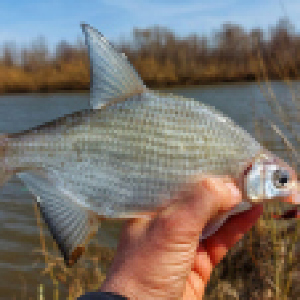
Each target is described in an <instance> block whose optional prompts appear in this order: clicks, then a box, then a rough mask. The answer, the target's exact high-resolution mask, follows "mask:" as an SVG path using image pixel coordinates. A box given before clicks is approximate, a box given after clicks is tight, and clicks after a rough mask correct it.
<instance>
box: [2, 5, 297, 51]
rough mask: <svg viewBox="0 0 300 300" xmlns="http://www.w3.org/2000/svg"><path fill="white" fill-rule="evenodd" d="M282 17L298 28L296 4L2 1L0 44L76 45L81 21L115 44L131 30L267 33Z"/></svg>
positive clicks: (183, 32)
mask: <svg viewBox="0 0 300 300" xmlns="http://www.w3.org/2000/svg"><path fill="white" fill-rule="evenodd" d="M284 16H288V17H289V19H290V20H291V22H292V23H293V24H294V25H295V27H296V30H299V29H300V17H299V16H300V0H213V1H212V0H205V1H204V0H180V1H179V0H152V1H151V0H13V1H12V0H1V1H0V45H1V44H3V42H5V41H15V42H16V43H17V45H21V46H22V45H30V42H31V41H32V40H33V39H35V38H36V37H38V36H41V35H43V36H45V37H46V40H47V41H48V43H49V45H50V46H51V45H55V44H56V43H57V42H58V41H60V40H62V39H64V40H67V41H70V42H74V41H75V40H76V39H77V38H78V37H81V36H82V34H81V29H80V26H79V25H80V23H81V22H86V23H89V24H91V25H92V26H94V27H96V28H97V29H98V30H99V31H100V32H101V33H102V34H104V35H105V36H106V37H107V38H108V39H109V40H112V41H118V40H119V39H120V38H122V37H123V38H124V37H125V38H126V37H129V36H130V33H131V32H132V29H133V28H134V27H138V28H147V27H151V26H153V25H161V26H165V27H168V28H169V29H171V30H173V31H174V32H175V33H176V34H178V35H182V36H184V35H188V34H190V33H197V34H200V35H201V34H207V35H209V34H211V33H213V32H215V31H218V30H220V28H221V25H222V24H224V23H228V22H230V23H234V24H239V25H242V26H243V27H244V28H245V29H251V28H254V27H261V28H263V29H268V27H269V26H270V25H274V24H276V22H277V21H278V19H279V18H280V17H284Z"/></svg>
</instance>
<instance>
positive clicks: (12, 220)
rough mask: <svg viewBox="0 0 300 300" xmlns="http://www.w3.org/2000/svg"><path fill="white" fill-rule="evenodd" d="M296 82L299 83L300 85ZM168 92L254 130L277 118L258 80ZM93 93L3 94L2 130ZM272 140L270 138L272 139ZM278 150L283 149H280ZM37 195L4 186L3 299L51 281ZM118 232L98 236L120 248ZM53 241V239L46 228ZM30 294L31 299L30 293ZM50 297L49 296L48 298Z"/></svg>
mask: <svg viewBox="0 0 300 300" xmlns="http://www.w3.org/2000/svg"><path fill="white" fill-rule="evenodd" d="M294 85H295V86H296V87H297V86H298V83H297V82H295V83H294ZM273 88H274V91H275V94H276V95H277V97H278V99H279V101H281V102H284V103H287V102H288V101H291V95H290V93H289V89H288V88H287V87H286V86H285V85H284V84H282V83H280V82H277V83H274V84H273ZM163 91H164V92H168V93H174V94H180V95H183V96H185V97H190V98H195V99H196V100H199V101H202V102H204V103H207V104H209V105H213V106H215V107H216V108H218V109H220V110H221V111H223V112H224V113H225V114H227V115H229V116H230V117H231V118H232V119H233V120H235V121H236V122H237V123H238V124H239V125H241V126H242V127H244V128H246V129H247V130H248V131H250V132H251V133H253V132H254V122H253V112H254V110H255V111H256V113H257V114H260V115H261V116H264V115H267V113H269V116H271V117H272V114H270V111H269V110H268V108H267V106H266V105H265V99H264V95H263V94H262V93H261V91H260V89H259V87H258V86H257V85H256V84H252V83H251V84H228V85H214V86H199V87H184V88H173V89H165V90H163ZM88 101H89V94H88V93H72V94H68V93H57V94H19V95H4V96H1V97H0V132H2V133H12V132H17V131H21V130H24V129H28V128H30V127H32V126H36V125H40V124H42V123H44V122H46V121H50V120H52V119H55V118H57V117H61V116H63V115H64V114H68V113H71V112H74V111H78V110H81V109H85V108H88V107H89V102H88ZM290 114H291V116H294V118H295V119H291V120H290V122H291V123H292V124H293V126H294V127H295V128H298V123H297V122H296V121H297V120H296V118H297V110H295V108H291V112H290ZM266 138H267V139H268V138H269V139H270V136H267V137H266ZM274 150H275V151H278V149H276V148H275V149H274ZM33 200H34V197H33V196H32V195H31V194H30V193H29V192H28V191H27V189H25V188H24V186H23V184H22V183H21V182H20V181H19V180H18V179H17V178H13V179H12V180H11V181H10V182H8V183H7V184H6V185H5V186H4V187H3V188H2V189H0V217H1V225H0V245H1V247H0V279H1V280H0V299H10V298H12V297H13V296H16V298H17V299H21V296H22V295H25V294H26V295H31V296H33V297H34V298H35V299H36V298H37V296H36V295H37V288H38V284H40V283H43V284H45V281H44V279H41V277H40V275H39V272H40V271H41V270H42V268H43V262H42V261H37V257H38V256H37V254H36V253H35V252H34V250H35V249H38V248H39V247H40V242H39V230H38V228H37V226H36V218H35V214H34V209H33ZM117 234H118V230H117V229H116V228H111V227H110V226H109V225H108V226H104V228H103V227H102V229H101V230H100V232H99V234H98V237H97V238H98V240H99V242H100V243H104V244H105V245H110V246H115V245H116V237H117ZM45 235H46V242H47V245H51V244H52V239H51V237H50V235H49V233H48V231H45ZM26 298H28V297H26ZM48 299H49V298H48Z"/></svg>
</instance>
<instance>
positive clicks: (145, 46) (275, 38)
mask: <svg viewBox="0 0 300 300" xmlns="http://www.w3.org/2000/svg"><path fill="white" fill-rule="evenodd" d="M114 45H115V47H116V48H117V49H118V50H119V51H120V52H123V53H125V54H126V56H127V57H128V59H129V61H130V62H131V63H132V64H133V66H134V67H135V68H136V69H137V71H138V73H139V74H140V75H141V77H142V79H143V80H144V82H145V83H146V85H148V86H150V87H166V86H174V85H191V84H207V83H218V82H240V81H252V80H256V79H258V78H264V77H265V76H267V77H268V78H270V79H282V78H286V77H288V78H292V79H297V78H300V77H299V68H300V34H299V33H297V32H296V31H295V28H294V26H293V24H291V22H290V21H289V20H288V19H286V18H284V19H280V20H279V21H278V22H277V24H276V25H275V26H272V27H270V29H269V30H268V31H267V32H266V31H263V30H262V29H260V28H253V29H251V30H248V31H247V30H245V29H244V28H243V27H242V26H240V25H236V24H231V23H227V24H224V25H222V26H221V28H220V30H219V31H217V32H215V33H213V34H211V35H210V36H205V35H198V34H190V35H188V36H185V37H181V36H178V35H176V34H175V33H174V32H173V31H172V30H170V29H168V28H165V27H160V26H155V27H151V28H148V29H138V28H135V29H133V32H132V36H131V39H130V40H122V41H119V42H118V43H115V44H114ZM89 76H90V75H89V59H88V55H87V50H86V47H85V45H84V43H83V42H82V41H80V40H78V41H77V42H76V43H73V44H72V43H69V42H67V41H60V42H59V43H58V44H57V45H56V47H55V51H54V52H50V50H49V46H48V45H47V42H46V39H45V38H44V37H39V38H37V39H36V40H35V41H34V42H32V44H31V46H30V47H23V48H18V47H17V46H16V45H15V44H14V43H4V44H3V46H2V53H1V56H0V92H1V93H5V92H51V91H62V90H88V89H89V80H90V78H89Z"/></svg>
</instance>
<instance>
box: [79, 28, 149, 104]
mask: <svg viewBox="0 0 300 300" xmlns="http://www.w3.org/2000/svg"><path fill="white" fill-rule="evenodd" d="M81 27H82V30H83V33H84V34H85V40H86V44H87V46H88V52H89V58H90V70H91V75H90V76H91V91H90V92H91V96H90V104H91V106H92V107H93V108H94V109H96V108H100V107H101V106H102V105H103V104H105V103H107V102H109V101H111V100H113V99H116V98H124V97H128V96H132V95H135V94H138V93H142V92H143V91H144V90H145V86H144V85H143V81H142V80H141V78H140V77H139V75H138V74H137V72H136V71H135V70H134V68H133V67H132V66H131V64H130V63H129V61H128V60H127V58H126V56H125V55H122V54H120V53H118V52H117V51H116V50H115V49H114V47H113V46H112V45H111V44H110V43H109V42H108V41H107V40H106V39H105V37H104V36H103V35H102V34H101V33H99V32H98V31H97V30H96V29H95V28H93V27H91V26H90V25H87V24H81Z"/></svg>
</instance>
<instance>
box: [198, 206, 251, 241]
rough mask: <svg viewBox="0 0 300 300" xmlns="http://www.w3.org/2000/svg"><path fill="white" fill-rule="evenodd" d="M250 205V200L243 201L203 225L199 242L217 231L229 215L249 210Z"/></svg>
mask: <svg viewBox="0 0 300 300" xmlns="http://www.w3.org/2000/svg"><path fill="white" fill-rule="evenodd" d="M251 207H252V205H251V203H250V202H246V201H243V202H241V203H240V204H238V205H236V206H235V207H233V208H232V209H231V210H229V211H226V212H224V213H223V214H221V215H218V216H217V217H216V218H215V219H214V220H212V221H211V222H209V223H208V224H207V225H206V226H205V228H204V229H203V231H202V235H201V237H200V242H201V241H203V240H205V239H207V238H208V237H210V236H211V235H213V234H214V233H215V232H217V231H218V229H219V228H220V227H221V226H222V225H223V224H224V223H225V222H226V221H227V219H228V218H229V217H231V216H233V215H236V214H239V213H241V212H244V211H246V210H249V209H251Z"/></svg>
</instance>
